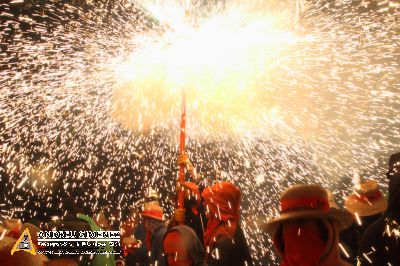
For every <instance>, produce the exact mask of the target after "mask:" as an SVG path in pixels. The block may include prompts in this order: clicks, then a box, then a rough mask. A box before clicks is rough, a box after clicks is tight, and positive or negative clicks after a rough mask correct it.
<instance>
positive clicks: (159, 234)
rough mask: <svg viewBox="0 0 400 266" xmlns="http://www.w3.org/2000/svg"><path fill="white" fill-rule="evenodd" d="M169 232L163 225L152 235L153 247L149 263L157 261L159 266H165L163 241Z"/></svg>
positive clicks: (152, 263)
mask: <svg viewBox="0 0 400 266" xmlns="http://www.w3.org/2000/svg"><path fill="white" fill-rule="evenodd" d="M166 232H167V227H166V226H165V225H162V226H161V227H160V228H159V229H158V230H157V231H156V232H155V233H154V234H153V235H152V237H151V248H150V257H149V265H155V263H156V261H157V266H165V265H166V264H165V259H164V255H163V248H162V241H163V239H164V235H165V233H166Z"/></svg>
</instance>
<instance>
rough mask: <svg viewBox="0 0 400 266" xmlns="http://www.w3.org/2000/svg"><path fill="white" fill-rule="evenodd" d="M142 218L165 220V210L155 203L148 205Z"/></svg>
mask: <svg viewBox="0 0 400 266" xmlns="http://www.w3.org/2000/svg"><path fill="white" fill-rule="evenodd" d="M142 217H148V218H153V219H156V220H160V221H162V220H164V215H163V209H162V208H161V207H160V206H159V205H157V204H154V203H148V204H146V205H145V206H144V209H143V212H142Z"/></svg>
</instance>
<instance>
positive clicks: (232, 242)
mask: <svg viewBox="0 0 400 266" xmlns="http://www.w3.org/2000/svg"><path fill="white" fill-rule="evenodd" d="M225 226H227V225H226V224H221V225H220V226H219V227H220V228H217V230H216V231H220V232H221V231H223V230H224V228H222V227H225ZM207 263H208V266H217V265H218V266H225V265H226V266H228V265H229V266H244V265H248V266H251V265H253V262H252V259H251V255H250V251H249V248H248V246H247V243H246V239H245V237H244V234H243V231H242V229H241V228H240V226H237V229H236V233H235V235H234V238H233V239H232V238H230V237H229V234H218V236H217V239H216V241H215V242H214V243H213V245H212V246H211V247H210V253H209V254H208V258H207Z"/></svg>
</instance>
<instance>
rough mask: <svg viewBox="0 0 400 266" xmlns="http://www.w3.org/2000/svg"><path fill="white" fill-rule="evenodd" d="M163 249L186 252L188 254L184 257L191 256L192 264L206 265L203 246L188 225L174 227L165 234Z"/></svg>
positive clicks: (196, 265) (197, 265) (195, 265)
mask: <svg viewBox="0 0 400 266" xmlns="http://www.w3.org/2000/svg"><path fill="white" fill-rule="evenodd" d="M163 250H164V252H167V251H171V250H173V251H177V252H183V253H186V255H187V256H184V257H189V259H190V260H191V261H192V264H191V265H194V266H203V265H205V260H204V256H205V252H204V249H203V246H202V245H201V243H200V240H199V239H198V237H197V235H196V233H195V232H194V231H193V229H191V228H190V227H188V226H186V225H179V226H176V227H173V228H172V229H171V230H169V231H168V232H167V233H166V234H165V235H164V239H163ZM186 261H188V260H186ZM177 263H178V261H177ZM177 265H178V264H177Z"/></svg>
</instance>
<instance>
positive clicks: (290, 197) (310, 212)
mask: <svg viewBox="0 0 400 266" xmlns="http://www.w3.org/2000/svg"><path fill="white" fill-rule="evenodd" d="M280 207H281V212H280V216H279V217H277V218H275V219H272V220H270V221H268V222H267V223H266V224H264V226H263V228H264V230H265V231H266V232H267V233H268V234H269V235H271V236H274V235H275V232H276V231H277V230H278V229H279V228H280V226H281V225H282V223H283V222H284V221H287V220H292V219H301V218H311V219H312V218H320V219H323V218H327V219H331V220H334V221H335V222H336V224H337V226H338V229H339V230H340V231H341V230H343V229H346V228H347V227H349V226H350V225H351V224H352V223H353V216H352V215H351V214H350V213H349V212H347V211H345V210H340V209H336V208H330V206H329V200H328V193H327V192H326V190H325V189H323V188H322V187H320V186H318V185H294V186H292V187H289V188H287V189H286V190H285V191H284V192H283V193H282V194H281V197H280Z"/></svg>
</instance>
